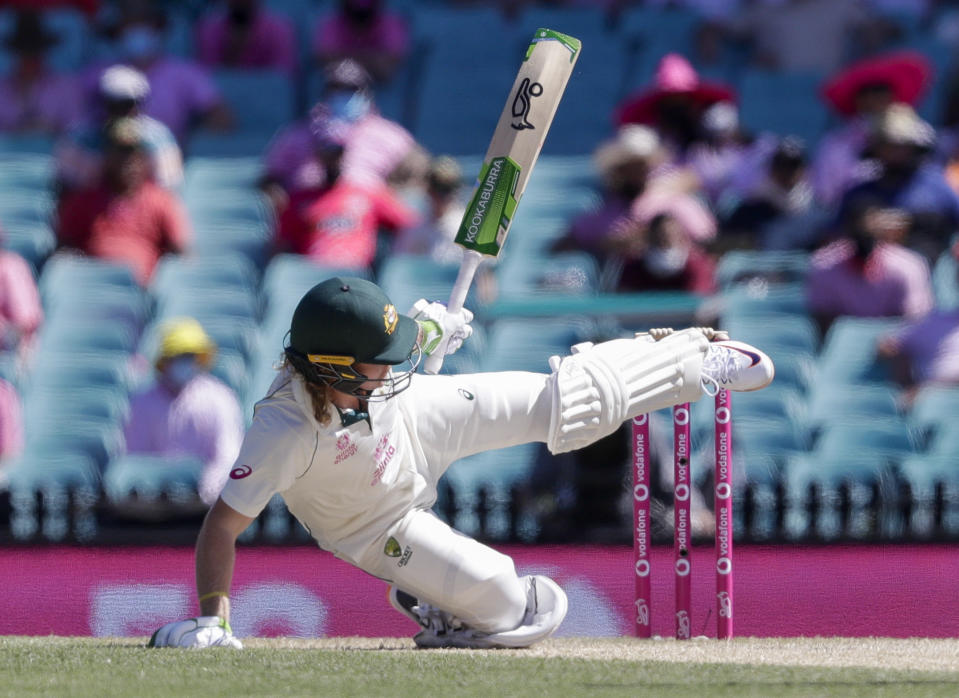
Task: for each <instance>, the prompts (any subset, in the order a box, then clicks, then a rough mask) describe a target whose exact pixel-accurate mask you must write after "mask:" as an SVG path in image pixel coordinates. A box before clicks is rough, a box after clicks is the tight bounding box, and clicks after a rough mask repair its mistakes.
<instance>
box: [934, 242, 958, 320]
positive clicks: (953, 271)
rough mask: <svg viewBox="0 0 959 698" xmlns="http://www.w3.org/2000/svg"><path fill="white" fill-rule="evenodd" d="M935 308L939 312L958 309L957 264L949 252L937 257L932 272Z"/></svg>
mask: <svg viewBox="0 0 959 698" xmlns="http://www.w3.org/2000/svg"><path fill="white" fill-rule="evenodd" d="M932 285H933V289H934V290H935V293H936V307H937V308H939V309H940V310H951V309H953V308H959V264H957V263H956V258H955V256H954V255H953V254H952V252H951V251H949V250H947V251H945V252H943V253H942V254H941V255H939V259H938V260H936V264H935V266H934V267H933V270H932Z"/></svg>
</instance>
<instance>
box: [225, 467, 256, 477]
mask: <svg viewBox="0 0 959 698" xmlns="http://www.w3.org/2000/svg"><path fill="white" fill-rule="evenodd" d="M252 472H253V468H251V467H250V466H248V465H238V466H236V467H235V468H233V470H231V471H230V479H231V480H242V479H243V478H245V477H247V476H249V475H250V473H252Z"/></svg>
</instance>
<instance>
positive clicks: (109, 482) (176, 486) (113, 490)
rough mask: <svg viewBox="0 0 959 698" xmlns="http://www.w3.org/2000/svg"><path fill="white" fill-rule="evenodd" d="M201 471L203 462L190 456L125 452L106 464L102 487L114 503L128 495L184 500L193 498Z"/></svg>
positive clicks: (140, 497) (152, 498) (148, 498)
mask: <svg viewBox="0 0 959 698" xmlns="http://www.w3.org/2000/svg"><path fill="white" fill-rule="evenodd" d="M202 471H203V463H202V462H200V461H199V460H197V459H196V458H194V457H186V456H152V455H143V454H129V453H128V454H126V455H124V456H120V457H118V458H116V459H114V460H112V461H110V463H109V464H108V465H107V468H106V470H105V471H104V473H103V490H104V493H105V494H106V496H107V498H108V499H109V500H110V501H111V502H113V503H115V504H116V503H119V502H122V501H123V500H125V499H126V498H128V497H131V496H136V497H137V498H139V499H142V500H147V501H150V500H156V499H158V498H160V497H161V496H164V497H166V498H167V499H168V500H170V501H172V502H180V503H185V502H188V501H190V500H191V499H194V498H196V496H197V495H196V492H197V486H198V484H199V481H200V474H201V472H202Z"/></svg>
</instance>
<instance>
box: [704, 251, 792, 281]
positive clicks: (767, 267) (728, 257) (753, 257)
mask: <svg viewBox="0 0 959 698" xmlns="http://www.w3.org/2000/svg"><path fill="white" fill-rule="evenodd" d="M808 271H809V254H808V253H806V252H795V251H793V252H764V251H760V250H729V251H728V252H726V253H724V254H723V256H722V257H720V259H719V263H718V264H717V266H716V283H717V284H718V286H719V287H720V288H721V289H724V290H726V289H729V288H731V287H732V286H734V285H736V284H742V283H746V282H748V281H750V280H752V279H755V278H760V279H763V280H765V281H766V282H768V283H770V284H773V283H792V284H795V283H802V282H803V281H804V280H805V278H806V274H807V273H808Z"/></svg>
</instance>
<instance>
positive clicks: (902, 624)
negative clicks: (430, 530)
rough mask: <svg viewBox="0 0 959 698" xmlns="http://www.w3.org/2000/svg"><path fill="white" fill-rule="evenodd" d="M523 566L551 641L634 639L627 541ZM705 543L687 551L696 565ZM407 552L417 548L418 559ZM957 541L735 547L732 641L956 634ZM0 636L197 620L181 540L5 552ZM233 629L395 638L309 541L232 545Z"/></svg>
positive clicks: (702, 605) (381, 613)
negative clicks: (555, 595)
mask: <svg viewBox="0 0 959 698" xmlns="http://www.w3.org/2000/svg"><path fill="white" fill-rule="evenodd" d="M501 549H502V550H504V551H505V552H508V553H509V554H511V555H513V557H514V559H515V560H516V564H517V567H518V569H519V570H520V572H521V573H533V572H541V573H545V574H549V575H550V576H552V577H553V578H555V579H556V580H557V581H558V582H559V583H560V584H561V585H562V586H563V588H564V589H566V592H567V594H568V595H569V597H570V611H569V615H568V617H567V619H566V622H565V623H564V624H563V626H562V627H561V628H560V632H559V634H560V635H569V636H600V635H630V634H632V633H633V628H634V626H635V623H636V618H635V612H636V610H635V609H636V607H635V603H634V601H635V600H634V598H633V597H634V572H633V563H634V561H633V551H632V549H631V548H628V547H625V546H624V547H609V548H607V547H505V546H504V547H502V548H501ZM711 553H712V550H711V549H709V548H702V549H696V550H695V551H694V554H696V555H699V556H700V559H702V560H707V559H709V558H710V557H711ZM414 554H415V553H414ZM650 562H651V565H652V602H653V603H652V630H653V634H655V635H663V636H667V637H668V636H671V635H673V633H674V627H673V626H674V621H673V618H672V606H673V599H672V598H671V597H672V591H673V584H672V581H673V579H672V578H673V574H672V573H673V560H672V550H671V549H669V548H666V547H660V546H657V547H655V548H653V549H652V551H651V557H650ZM703 567H704V569H703V574H701V575H698V576H697V575H696V574H694V575H693V579H692V608H691V632H692V634H693V635H711V636H713V637H715V633H716V618H715V608H716V604H715V597H714V594H715V574H711V573H710V572H712V570H710V569H709V568H708V567H707V566H706V565H703ZM957 579H959V546H830V547H772V546H740V547H739V548H738V549H737V551H736V580H735V584H736V598H737V601H738V604H737V609H736V616H737V617H736V624H737V633H736V634H737V635H739V636H745V635H755V636H802V635H807V636H811V635H823V636H869V635H880V636H893V637H910V636H927V637H956V636H959V596H957V595H956V593H955V589H956V580H957ZM0 585H2V588H3V590H4V593H3V594H0V635H11V634H20V635H46V634H51V633H52V634H57V635H99V636H117V635H123V636H138V635H148V634H149V633H151V632H152V631H153V630H154V629H155V628H156V627H157V626H159V625H161V624H162V623H165V622H167V621H170V620H174V619H178V618H182V617H188V616H191V615H195V613H196V603H195V600H194V591H193V551H192V550H191V549H189V548H70V547H62V548H58V547H51V548H3V549H0ZM233 613H234V617H233V627H234V629H235V630H236V632H237V633H238V634H239V635H241V636H248V635H263V636H271V635H298V636H313V637H315V636H337V635H361V636H403V635H412V633H413V632H414V631H415V630H416V628H415V626H414V625H413V624H412V623H411V622H410V621H409V620H407V619H406V618H405V617H403V616H401V615H399V614H398V613H396V612H395V611H394V610H393V609H392V608H390V606H389V603H388V602H387V600H386V585H385V584H384V583H383V582H382V581H380V580H378V579H374V578H373V577H370V576H368V575H366V574H364V573H363V572H360V571H358V570H356V569H354V568H352V567H350V566H349V565H346V564H345V563H343V562H340V561H339V560H336V559H335V558H333V557H332V556H331V555H329V554H327V553H324V552H322V551H319V550H317V549H315V548H311V547H297V548H241V549H240V550H239V552H238V555H237V569H236V575H235V580H234V588H233Z"/></svg>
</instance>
